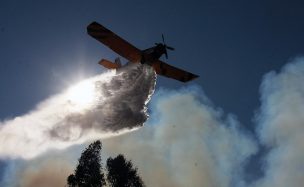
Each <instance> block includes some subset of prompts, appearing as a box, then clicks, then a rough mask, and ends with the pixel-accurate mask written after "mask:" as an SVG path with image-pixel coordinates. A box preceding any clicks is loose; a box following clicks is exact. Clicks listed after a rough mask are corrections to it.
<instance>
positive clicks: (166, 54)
mask: <svg viewBox="0 0 304 187" xmlns="http://www.w3.org/2000/svg"><path fill="white" fill-rule="evenodd" d="M165 56H166V59H168V53H167V50H166V51H165Z"/></svg>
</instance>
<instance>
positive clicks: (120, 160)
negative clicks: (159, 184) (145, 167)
mask: <svg viewBox="0 0 304 187" xmlns="http://www.w3.org/2000/svg"><path fill="white" fill-rule="evenodd" d="M107 170H108V173H107V180H108V183H109V185H110V186H111V187H142V186H144V183H143V181H142V180H141V178H140V177H139V176H138V174H137V168H133V164H132V163H131V161H126V159H125V157H124V156H123V155H118V156H117V157H116V158H114V159H113V158H111V157H110V158H108V160H107Z"/></svg>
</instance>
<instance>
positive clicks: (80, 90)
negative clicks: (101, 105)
mask: <svg viewBox="0 0 304 187" xmlns="http://www.w3.org/2000/svg"><path fill="white" fill-rule="evenodd" d="M67 99H68V101H69V102H70V103H71V104H72V105H74V106H76V107H77V108H79V109H85V108H87V107H89V106H91V105H92V104H93V102H94V99H95V86H94V82H93V81H89V80H87V81H83V82H80V83H78V84H76V85H74V86H72V87H71V88H70V89H69V90H68V94H67Z"/></svg>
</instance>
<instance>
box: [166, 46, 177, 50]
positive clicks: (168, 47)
mask: <svg viewBox="0 0 304 187" xmlns="http://www.w3.org/2000/svg"><path fill="white" fill-rule="evenodd" d="M166 48H167V49H169V50H171V51H174V50H175V49H174V48H173V47H170V46H166Z"/></svg>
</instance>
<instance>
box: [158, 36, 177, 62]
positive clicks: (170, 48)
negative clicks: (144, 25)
mask: <svg viewBox="0 0 304 187" xmlns="http://www.w3.org/2000/svg"><path fill="white" fill-rule="evenodd" d="M162 40H163V43H162V44H163V45H164V47H165V56H166V59H168V52H167V49H169V50H171V51H174V50H175V49H174V48H173V47H170V46H167V44H166V42H165V37H164V35H163V34H162ZM158 44H160V43H155V45H158Z"/></svg>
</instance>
